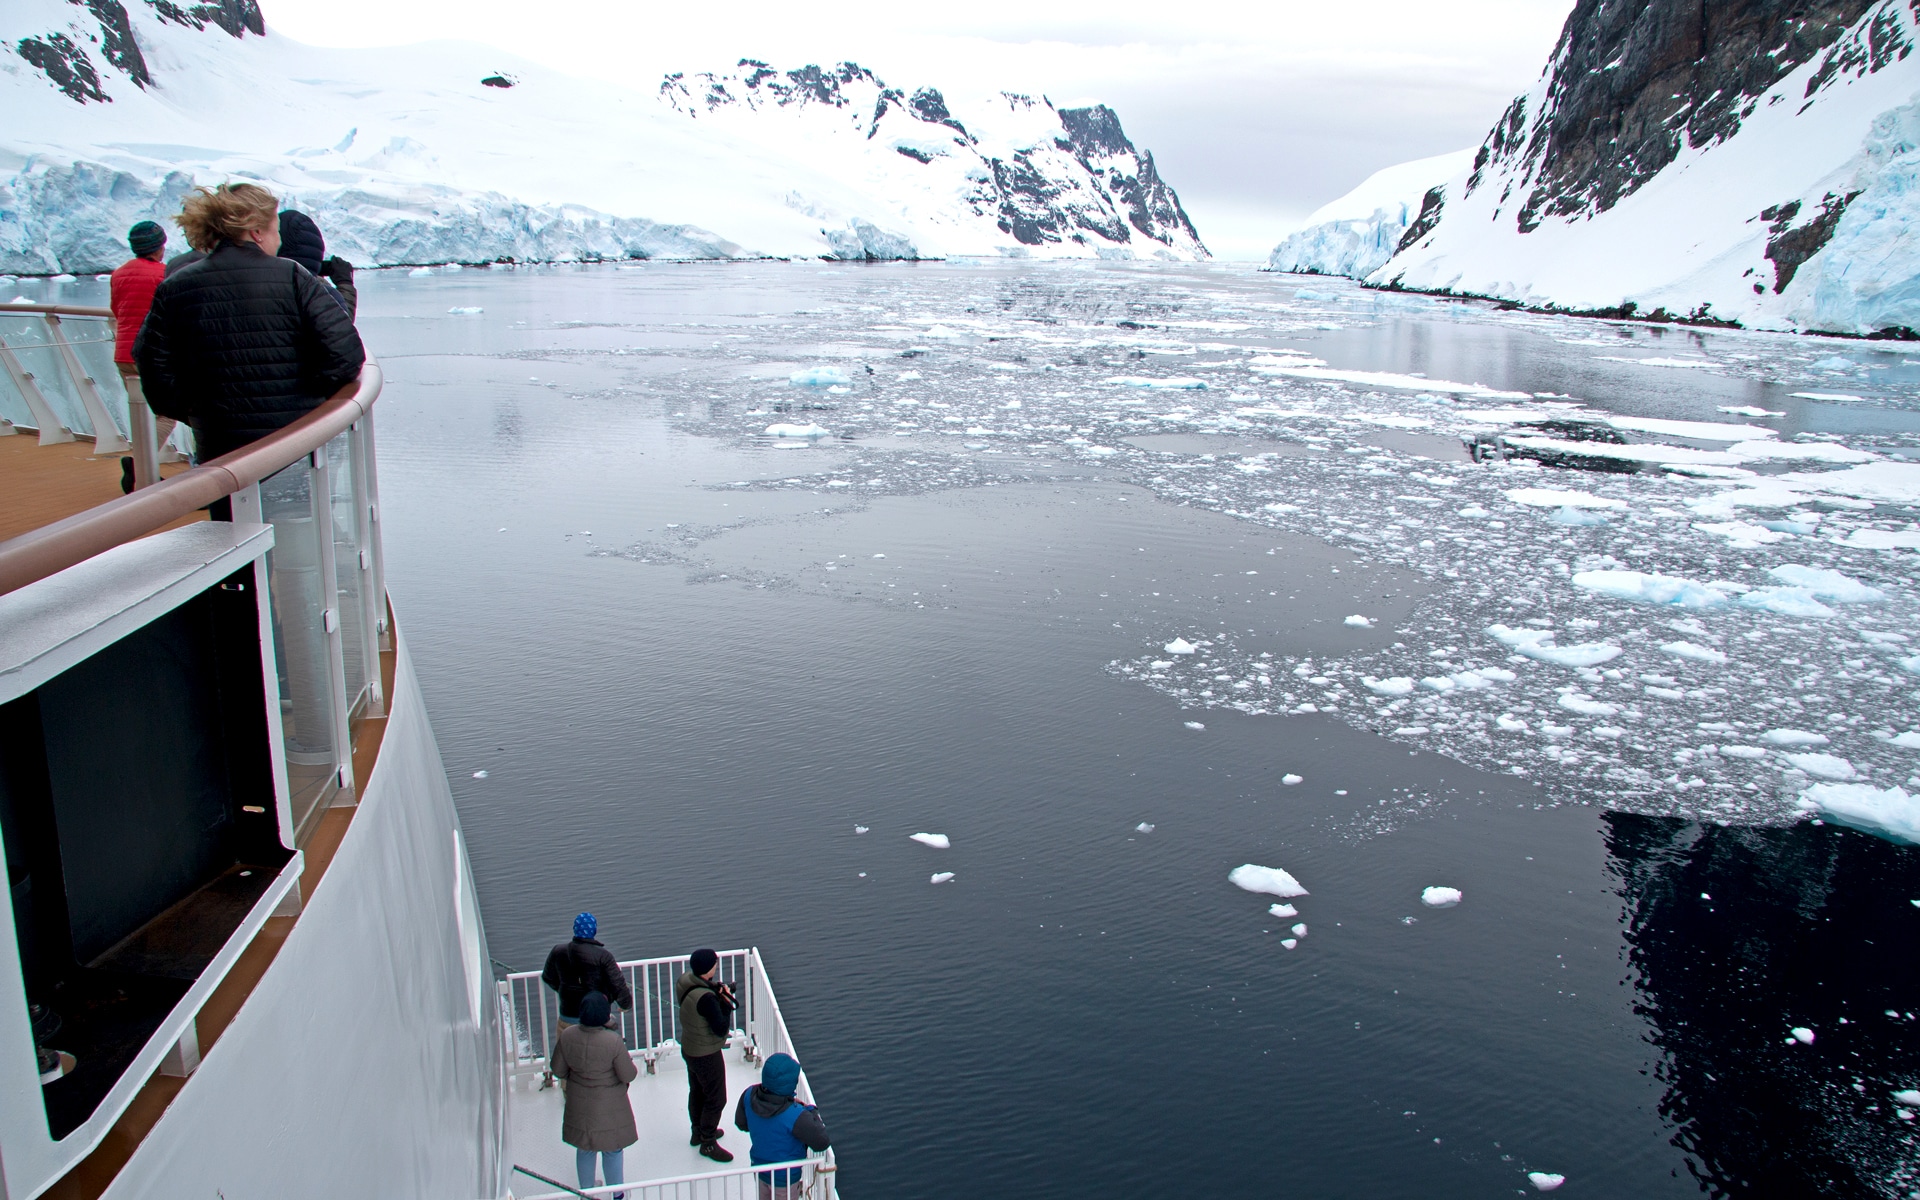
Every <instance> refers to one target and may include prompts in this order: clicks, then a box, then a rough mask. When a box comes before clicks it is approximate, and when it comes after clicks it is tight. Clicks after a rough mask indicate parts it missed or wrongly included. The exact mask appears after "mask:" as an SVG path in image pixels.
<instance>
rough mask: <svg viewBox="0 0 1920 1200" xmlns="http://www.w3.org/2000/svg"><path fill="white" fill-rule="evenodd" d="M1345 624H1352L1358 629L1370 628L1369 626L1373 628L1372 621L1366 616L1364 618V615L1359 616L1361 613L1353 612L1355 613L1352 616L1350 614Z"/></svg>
mask: <svg viewBox="0 0 1920 1200" xmlns="http://www.w3.org/2000/svg"><path fill="white" fill-rule="evenodd" d="M1347 624H1349V625H1352V626H1354V627H1355V628H1358V629H1371V628H1373V622H1372V621H1369V620H1368V619H1367V618H1365V617H1363V616H1361V615H1360V614H1359V613H1355V614H1353V615H1352V616H1350V617H1348V618H1347Z"/></svg>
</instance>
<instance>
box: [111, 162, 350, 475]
mask: <svg viewBox="0 0 1920 1200" xmlns="http://www.w3.org/2000/svg"><path fill="white" fill-rule="evenodd" d="M279 213H280V204H279V201H278V200H276V199H275V198H274V196H273V193H271V192H269V191H267V190H266V189H265V188H263V187H258V186H256V185H254V184H251V183H236V184H222V185H220V186H219V187H217V188H200V189H198V190H197V191H196V192H195V193H194V194H193V195H191V196H189V197H187V201H186V204H185V205H184V207H183V211H182V212H181V214H180V216H179V218H178V220H179V222H180V226H181V228H182V229H184V230H185V231H186V234H187V241H188V242H190V243H191V244H192V245H193V247H194V249H196V250H201V251H204V252H206V255H207V257H206V258H205V259H203V260H201V261H200V262H196V263H193V264H192V265H190V266H185V267H182V268H181V269H180V270H178V271H176V272H174V273H173V274H172V275H169V276H168V277H167V278H166V279H165V280H164V281H163V282H162V283H161V284H160V286H159V288H158V289H156V290H155V291H154V294H153V307H152V309H150V310H149V311H148V313H147V321H146V324H145V325H143V326H142V327H141V330H140V336H139V337H138V338H137V339H136V340H135V342H134V346H133V357H134V361H135V362H136V363H137V364H138V365H139V367H140V382H141V385H142V386H143V387H144V388H145V389H146V393H147V403H148V404H149V405H150V406H151V407H152V408H153V411H154V412H156V413H159V414H160V415H162V416H167V417H174V418H177V419H179V420H182V421H185V422H186V423H187V424H188V425H191V426H192V427H193V433H194V444H195V447H196V457H197V458H198V459H199V461H201V462H208V461H210V460H212V459H215V458H218V457H220V456H221V455H223V454H226V453H229V452H230V451H233V450H237V449H239V448H240V447H242V446H244V445H246V444H247V443H249V442H252V441H254V440H256V439H258V438H261V437H264V436H266V435H267V434H269V433H272V432H273V431H274V430H276V429H281V428H284V427H285V426H287V425H290V424H292V423H293V422H294V421H296V420H298V419H299V418H300V417H302V416H305V415H306V414H307V413H308V412H311V411H312V410H313V409H314V408H316V407H318V406H319V404H320V403H321V401H323V400H325V399H326V398H327V397H328V396H331V395H332V394H333V393H334V392H336V391H339V390H340V389H341V388H342V387H344V386H346V385H347V384H349V383H351V382H353V380H354V379H356V378H358V377H359V374H360V368H361V367H362V366H364V365H365V363H366V361H367V353H366V349H365V348H364V347H363V346H361V344H360V335H359V334H358V333H356V332H354V328H353V322H352V320H350V319H349V318H348V316H347V314H346V312H345V310H344V309H343V308H342V307H341V305H340V303H339V301H338V300H336V299H335V298H334V296H333V295H332V293H331V292H330V291H329V290H328V288H327V286H326V285H325V284H323V283H321V282H320V281H319V280H317V279H315V278H314V277H313V276H312V275H310V274H308V273H307V272H306V271H305V270H304V269H302V268H301V267H300V266H299V265H297V264H296V263H294V262H293V261H292V260H291V259H285V258H275V257H274V254H275V252H276V251H278V250H279V248H280V221H279Z"/></svg>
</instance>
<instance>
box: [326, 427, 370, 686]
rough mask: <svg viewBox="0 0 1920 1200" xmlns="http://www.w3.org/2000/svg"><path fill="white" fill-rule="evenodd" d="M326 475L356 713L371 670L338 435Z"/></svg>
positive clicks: (346, 461) (349, 473) (346, 449)
mask: <svg viewBox="0 0 1920 1200" xmlns="http://www.w3.org/2000/svg"><path fill="white" fill-rule="evenodd" d="M327 474H328V476H329V478H330V479H331V480H332V496H331V501H332V504H333V564H334V574H336V575H337V576H339V579H338V582H337V587H338V591H339V597H340V599H339V611H340V632H341V639H340V640H341V648H342V650H343V651H344V654H343V659H344V661H345V664H346V668H347V711H348V712H350V713H354V714H356V715H357V714H358V713H359V712H360V711H361V708H362V706H363V705H364V704H365V703H366V698H367V684H368V680H369V679H370V678H372V669H373V668H372V667H371V666H370V664H369V663H368V662H367V659H366V655H365V653H364V651H363V647H364V646H365V645H366V643H367V639H366V603H365V597H364V596H363V595H362V593H361V589H362V579H363V578H364V576H363V575H362V574H361V570H360V550H361V546H360V534H359V529H360V525H359V522H358V521H357V520H355V513H354V508H355V502H354V497H353V476H354V471H353V455H352V439H351V437H350V436H349V435H348V434H345V433H342V434H341V435H340V436H338V437H336V438H334V439H333V440H332V441H331V442H328V443H327Z"/></svg>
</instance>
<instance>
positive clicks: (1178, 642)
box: [1160, 638, 1199, 654]
mask: <svg viewBox="0 0 1920 1200" xmlns="http://www.w3.org/2000/svg"><path fill="white" fill-rule="evenodd" d="M1160 648H1161V649H1162V650H1164V651H1166V652H1167V653H1168V654H1192V653H1194V652H1195V651H1196V650H1198V649H1199V647H1198V646H1195V645H1194V644H1193V643H1192V642H1190V641H1188V640H1187V639H1185V638H1175V639H1173V640H1172V641H1170V642H1168V643H1167V644H1166V645H1164V646H1162V647H1160Z"/></svg>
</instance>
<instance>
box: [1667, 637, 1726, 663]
mask: <svg viewBox="0 0 1920 1200" xmlns="http://www.w3.org/2000/svg"><path fill="white" fill-rule="evenodd" d="M1660 649H1662V650H1664V651H1666V652H1667V653H1668V654H1671V655H1673V656H1674V657H1676V658H1691V659H1693V660H1694V661H1695V662H1707V663H1723V662H1726V661H1727V656H1726V655H1725V654H1723V653H1721V652H1720V651H1718V650H1715V649H1714V648H1713V647H1712V646H1701V645H1697V644H1695V643H1693V642H1688V641H1679V642H1662V643H1661V644H1660Z"/></svg>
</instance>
